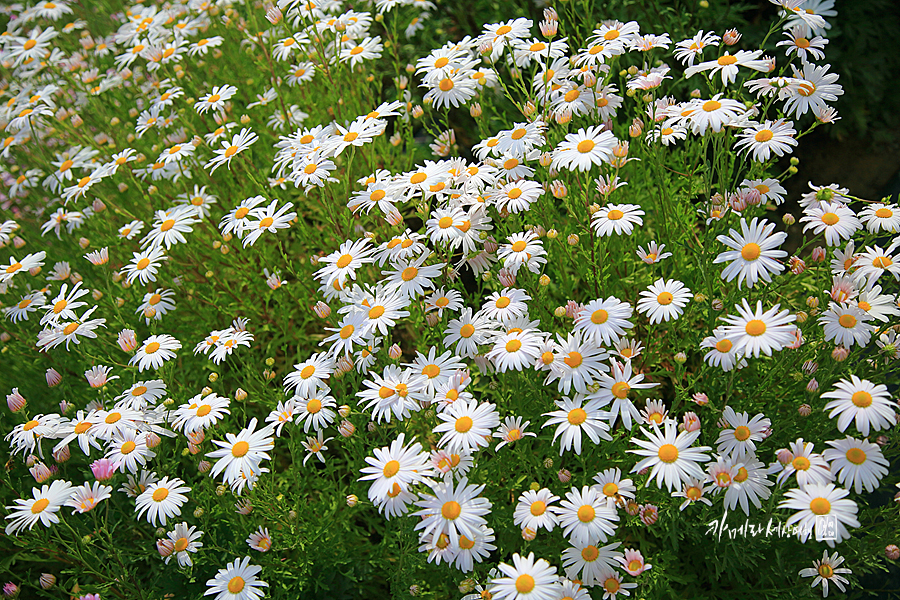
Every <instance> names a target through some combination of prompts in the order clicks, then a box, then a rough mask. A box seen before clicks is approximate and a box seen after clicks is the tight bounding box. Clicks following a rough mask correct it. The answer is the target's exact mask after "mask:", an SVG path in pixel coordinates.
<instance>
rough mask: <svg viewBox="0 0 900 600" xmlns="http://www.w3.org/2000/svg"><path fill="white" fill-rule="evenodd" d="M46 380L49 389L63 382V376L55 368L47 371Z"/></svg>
mask: <svg viewBox="0 0 900 600" xmlns="http://www.w3.org/2000/svg"><path fill="white" fill-rule="evenodd" d="M46 378H47V387H56V386H58V385H59V383H60V382H61V381H62V375H60V374H59V371H57V370H56V369H54V368H53V367H50V368H49V369H47V373H46Z"/></svg>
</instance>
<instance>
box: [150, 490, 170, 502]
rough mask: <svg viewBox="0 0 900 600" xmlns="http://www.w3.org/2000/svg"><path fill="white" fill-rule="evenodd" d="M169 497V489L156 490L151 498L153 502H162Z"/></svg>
mask: <svg viewBox="0 0 900 600" xmlns="http://www.w3.org/2000/svg"><path fill="white" fill-rule="evenodd" d="M168 496H169V488H164V487H161V488H156V490H155V491H154V492H153V495H152V496H151V497H152V498H153V501H154V502H162V501H163V500H165V499H166V498H167V497H168Z"/></svg>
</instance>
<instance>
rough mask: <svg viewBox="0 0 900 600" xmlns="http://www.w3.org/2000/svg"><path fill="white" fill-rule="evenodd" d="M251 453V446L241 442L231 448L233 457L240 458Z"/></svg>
mask: <svg viewBox="0 0 900 600" xmlns="http://www.w3.org/2000/svg"><path fill="white" fill-rule="evenodd" d="M248 452H250V444H249V443H247V442H245V441H244V440H241V441H239V442H237V443H236V444H235V445H234V446H232V447H231V455H232V456H234V457H235V458H240V457H242V456H244V455H246V454H247V453H248Z"/></svg>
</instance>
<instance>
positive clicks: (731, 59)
mask: <svg viewBox="0 0 900 600" xmlns="http://www.w3.org/2000/svg"><path fill="white" fill-rule="evenodd" d="M716 62H717V63H719V64H720V65H722V66H723V67H725V66H728V65H733V64H734V63H736V62H737V57H735V56H731V55H728V54H726V55H725V56H720V57H719V59H718V60H717V61H716Z"/></svg>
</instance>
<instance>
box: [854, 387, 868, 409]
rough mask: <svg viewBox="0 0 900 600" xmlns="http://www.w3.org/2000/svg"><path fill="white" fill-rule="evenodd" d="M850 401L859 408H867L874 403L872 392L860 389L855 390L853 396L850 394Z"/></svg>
mask: <svg viewBox="0 0 900 600" xmlns="http://www.w3.org/2000/svg"><path fill="white" fill-rule="evenodd" d="M850 401H851V402H852V403H853V404H854V405H855V406H858V407H859V408H866V407H868V406H871V404H872V394H870V393H869V392H866V391H863V390H860V391H858V392H855V393H854V394H853V395H852V396H850Z"/></svg>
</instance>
